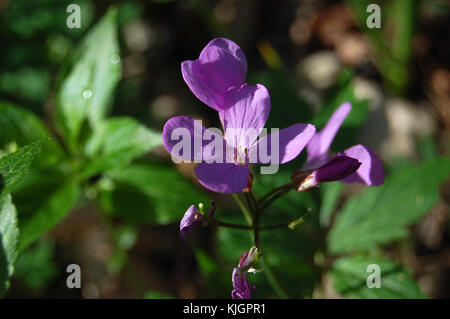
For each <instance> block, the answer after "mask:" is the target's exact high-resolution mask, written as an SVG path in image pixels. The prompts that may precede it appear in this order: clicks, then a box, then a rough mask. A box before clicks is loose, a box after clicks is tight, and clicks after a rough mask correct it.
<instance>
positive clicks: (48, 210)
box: [19, 181, 80, 250]
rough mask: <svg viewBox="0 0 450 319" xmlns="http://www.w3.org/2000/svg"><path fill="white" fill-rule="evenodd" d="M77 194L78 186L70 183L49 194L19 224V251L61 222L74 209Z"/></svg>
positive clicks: (78, 191) (78, 192)
mask: <svg viewBox="0 0 450 319" xmlns="http://www.w3.org/2000/svg"><path fill="white" fill-rule="evenodd" d="M79 194H80V188H79V185H78V184H77V183H76V182H72V181H69V182H67V183H66V184H65V185H63V186H62V187H61V188H59V189H57V190H56V191H55V192H53V193H52V194H49V195H48V196H47V197H46V200H45V201H44V203H43V204H42V206H41V207H39V209H38V210H37V211H36V212H35V213H34V214H33V215H32V216H31V217H30V218H28V219H26V220H24V221H23V222H22V221H21V222H20V231H21V232H20V233H21V235H20V238H19V249H20V250H23V249H24V248H26V247H27V246H28V245H30V244H31V243H33V242H34V241H35V240H36V239H38V238H39V237H40V236H42V235H43V234H44V233H46V232H47V231H48V230H50V229H51V228H53V227H55V226H56V225H57V224H58V223H59V222H61V221H62V220H63V219H64V217H66V215H67V214H68V213H69V212H70V211H71V210H72V209H73V208H74V206H75V204H76V202H77V200H78V197H79Z"/></svg>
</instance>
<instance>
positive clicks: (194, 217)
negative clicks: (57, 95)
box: [180, 205, 203, 239]
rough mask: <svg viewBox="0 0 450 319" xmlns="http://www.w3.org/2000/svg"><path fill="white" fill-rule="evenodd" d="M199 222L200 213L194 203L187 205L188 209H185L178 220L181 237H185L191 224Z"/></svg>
mask: <svg viewBox="0 0 450 319" xmlns="http://www.w3.org/2000/svg"><path fill="white" fill-rule="evenodd" d="M199 222H202V223H203V216H202V214H201V213H200V211H199V210H198V209H197V208H196V207H195V206H194V205H191V206H189V208H188V210H187V211H186V213H184V216H183V218H182V219H181V222H180V233H181V236H182V237H183V239H186V238H187V236H188V235H189V233H190V231H191V229H192V226H193V224H195V223H199Z"/></svg>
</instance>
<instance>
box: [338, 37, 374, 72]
mask: <svg viewBox="0 0 450 319" xmlns="http://www.w3.org/2000/svg"><path fill="white" fill-rule="evenodd" d="M336 52H337V54H338V56H339V58H340V59H341V60H342V62H343V63H344V64H348V65H353V66H356V65H360V64H362V63H364V62H366V61H367V60H368V57H369V44H368V43H367V40H366V38H364V36H363V35H362V34H359V33H351V34H346V35H344V36H343V37H342V40H341V41H339V42H338V43H336Z"/></svg>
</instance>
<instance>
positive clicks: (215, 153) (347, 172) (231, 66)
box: [163, 38, 384, 299]
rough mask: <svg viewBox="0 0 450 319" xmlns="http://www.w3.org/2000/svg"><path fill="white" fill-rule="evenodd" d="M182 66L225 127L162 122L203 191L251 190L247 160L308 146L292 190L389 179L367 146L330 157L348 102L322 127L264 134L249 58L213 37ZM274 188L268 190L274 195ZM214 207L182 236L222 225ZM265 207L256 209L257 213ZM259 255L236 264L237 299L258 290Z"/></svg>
mask: <svg viewBox="0 0 450 319" xmlns="http://www.w3.org/2000/svg"><path fill="white" fill-rule="evenodd" d="M181 70H182V74H183V78H184V80H185V82H186V83H187V85H188V87H189V88H190V90H191V91H192V93H193V94H194V95H195V96H196V97H197V98H198V99H199V100H201V101H202V102H203V103H205V104H206V105H208V106H209V107H211V108H213V109H214V110H216V111H217V112H218V116H219V119H220V122H221V123H222V127H223V132H221V131H220V130H216V129H212V128H210V129H207V128H205V127H203V126H202V125H201V124H200V123H199V121H197V120H195V119H193V118H191V117H188V116H176V117H172V118H170V119H169V120H168V121H167V122H166V124H165V125H164V129H163V141H164V146H165V148H166V149H167V151H168V152H169V153H170V154H171V155H172V158H173V159H174V160H181V161H188V162H196V163H198V165H197V166H196V168H195V174H196V177H197V179H198V181H199V182H200V184H201V185H203V186H204V187H205V188H207V189H209V190H211V191H214V192H218V193H240V192H251V186H252V182H253V175H252V174H251V172H250V164H277V165H278V164H283V163H286V162H289V161H291V160H293V159H295V158H296V157H297V156H298V155H299V154H300V153H301V151H302V150H303V149H304V148H305V147H306V148H307V152H308V157H307V160H306V163H305V164H304V166H303V167H302V168H301V169H299V170H297V171H296V172H294V173H293V174H292V178H291V179H292V183H291V184H288V185H287V187H288V188H287V189H288V190H289V189H292V188H295V189H296V190H297V191H298V192H304V191H306V190H309V189H311V188H313V187H315V186H317V185H319V184H320V183H323V182H329V181H336V180H340V181H342V182H345V183H353V182H359V183H364V184H366V185H375V186H376V185H381V184H382V183H383V182H384V172H383V168H382V165H381V161H380V159H379V158H378V156H377V155H376V154H375V152H374V151H372V150H370V149H369V148H367V147H366V146H363V145H355V146H352V147H350V148H348V149H346V150H344V151H343V152H341V153H338V154H336V155H334V156H332V155H330V154H329V148H330V145H331V143H332V141H333V139H334V137H335V136H336V134H337V132H338V130H339V128H340V126H341V125H342V123H343V121H344V120H345V118H346V117H347V115H348V114H349V112H350V111H351V105H350V103H344V104H342V105H341V106H339V108H338V109H337V110H336V111H335V112H334V114H333V115H332V116H331V118H330V120H329V121H328V123H327V124H326V125H325V127H324V128H323V129H322V130H321V131H320V132H316V129H315V127H314V126H313V125H311V124H302V123H297V124H293V125H291V126H289V127H286V128H284V129H281V130H279V131H278V130H276V131H275V132H274V131H273V130H272V132H271V134H263V130H265V129H264V126H265V124H266V122H267V119H268V117H269V114H270V109H271V106H270V96H269V92H268V91H267V89H266V88H265V87H264V86H263V85H262V84H256V85H250V84H247V83H246V82H245V78H246V73H247V61H246V58H245V55H244V53H243V52H242V50H241V48H239V46H238V45H237V44H236V43H234V42H233V41H230V40H228V39H223V38H218V39H213V40H212V41H211V42H209V43H208V45H206V47H205V48H204V49H203V50H202V52H201V53H200V57H199V58H198V59H197V60H194V61H184V62H183V63H182V64H181ZM182 140H183V141H184V142H186V140H187V144H186V143H182V144H181V143H180V142H181V141H182ZM180 145H181V146H180ZM267 150H269V151H270V156H268V155H269V154H268V152H267ZM264 151H266V153H264ZM276 191H277V189H275V190H274V192H269V193H268V195H271V194H277V193H276ZM280 194H281V193H278V194H277V195H273V198H272V199H273V200H275V199H276V198H277V196H278V195H280ZM250 195H251V196H253V195H252V194H250ZM264 200H266V201H265V202H264V203H261V202H259V203H256V204H254V205H253V206H255V205H256V206H257V207H259V208H260V209H261V210H263V209H264V208H265V207H266V206H267V205H268V204H267V203H268V202H270V201H269V200H267V198H266V196H265V197H264V198H263V199H261V201H264ZM258 205H259V206H258ZM250 206H252V205H250ZM261 207H262V208H261ZM257 209H258V208H257ZM214 211H215V205H214V202H212V204H211V209H210V210H209V212H208V213H205V212H204V211H203V205H202V204H201V205H199V209H197V208H196V207H195V206H194V205H192V206H190V207H189V208H188V210H187V211H186V213H185V215H184V217H183V218H182V220H181V223H180V232H181V235H182V237H183V238H186V236H187V235H188V234H189V232H190V230H191V228H192V227H193V226H194V225H196V224H201V225H203V226H205V225H208V224H211V223H215V224H216V225H220V224H219V222H218V221H216V220H215V216H214ZM260 212H261V211H259V212H256V211H255V216H256V215H258V214H259V213H260ZM224 224H225V223H222V226H224ZM228 226H229V225H228ZM252 229H253V230H254V231H255V234H256V233H257V231H258V225H256V226H254V225H252ZM255 236H256V235H255ZM255 244H256V245H257V240H256V239H255ZM259 254H260V252H259V251H258V248H257V247H252V248H251V249H250V250H249V251H248V252H245V253H244V254H243V255H242V256H241V258H240V260H239V264H238V266H237V267H235V268H234V269H233V274H232V282H233V291H232V297H233V298H236V299H246V298H250V297H251V295H252V294H253V293H254V291H255V287H254V286H253V285H251V284H249V283H248V281H247V278H246V275H247V273H249V272H255V269H254V268H253V266H254V265H255V264H256V262H257V260H258V256H259Z"/></svg>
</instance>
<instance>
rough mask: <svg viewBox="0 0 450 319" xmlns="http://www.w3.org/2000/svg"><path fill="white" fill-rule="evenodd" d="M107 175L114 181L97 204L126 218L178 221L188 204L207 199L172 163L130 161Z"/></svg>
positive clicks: (163, 221) (158, 221)
mask: <svg viewBox="0 0 450 319" xmlns="http://www.w3.org/2000/svg"><path fill="white" fill-rule="evenodd" d="M108 176H109V177H111V178H112V179H113V180H114V182H115V183H116V184H115V187H114V188H113V189H112V190H109V191H104V192H103V194H102V193H101V195H100V204H101V205H102V207H103V209H104V210H106V212H109V213H114V214H117V215H119V216H121V217H122V218H125V219H127V220H129V221H130V222H149V223H150V222H156V223H158V224H169V223H172V222H178V221H179V220H180V219H181V218H182V217H183V214H184V212H185V211H186V209H187V208H188V207H189V206H190V205H192V204H197V203H200V202H203V203H207V202H209V200H208V198H207V197H206V195H204V194H203V193H202V192H200V191H199V190H198V189H196V188H195V187H194V185H193V184H192V183H191V182H189V181H188V180H186V179H185V178H184V177H183V176H181V175H180V173H178V172H177V171H176V170H174V168H173V167H172V166H166V165H158V164H151V165H150V164H131V165H129V166H127V167H125V168H123V169H120V170H116V171H111V172H110V173H109V174H108Z"/></svg>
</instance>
